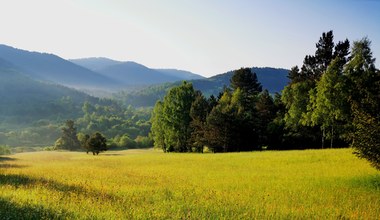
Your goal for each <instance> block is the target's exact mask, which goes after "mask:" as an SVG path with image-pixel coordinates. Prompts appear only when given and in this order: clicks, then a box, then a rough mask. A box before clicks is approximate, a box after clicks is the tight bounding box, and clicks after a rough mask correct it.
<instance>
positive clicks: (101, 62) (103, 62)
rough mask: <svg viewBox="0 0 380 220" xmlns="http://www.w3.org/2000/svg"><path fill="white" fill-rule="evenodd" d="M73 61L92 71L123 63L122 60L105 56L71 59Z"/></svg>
mask: <svg viewBox="0 0 380 220" xmlns="http://www.w3.org/2000/svg"><path fill="white" fill-rule="evenodd" d="M69 61H70V62H72V63H75V64H77V65H79V66H83V67H85V68H87V69H90V70H92V71H98V70H100V69H104V68H106V67H108V66H112V65H116V64H120V63H122V62H121V61H116V60H111V59H108V58H105V57H90V58H81V59H70V60H69Z"/></svg>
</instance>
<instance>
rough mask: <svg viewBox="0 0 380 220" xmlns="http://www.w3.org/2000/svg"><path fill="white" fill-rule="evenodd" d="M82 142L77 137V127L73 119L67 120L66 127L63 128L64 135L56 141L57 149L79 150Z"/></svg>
mask: <svg viewBox="0 0 380 220" xmlns="http://www.w3.org/2000/svg"><path fill="white" fill-rule="evenodd" d="M80 147H81V144H80V142H79V140H78V137H77V128H76V127H75V124H74V121H73V120H67V121H66V127H64V128H62V136H61V137H60V138H58V140H57V141H56V142H55V148H56V149H64V150H78V149H80Z"/></svg>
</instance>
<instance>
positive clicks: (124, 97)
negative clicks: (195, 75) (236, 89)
mask: <svg viewBox="0 0 380 220" xmlns="http://www.w3.org/2000/svg"><path fill="white" fill-rule="evenodd" d="M251 71H252V72H254V73H256V75H257V78H258V81H259V82H260V83H261V84H262V85H263V88H264V89H267V90H268V91H269V92H270V93H271V94H274V93H276V92H277V93H279V92H281V90H282V89H283V88H284V87H285V86H286V84H287V83H288V81H289V79H288V78H287V75H288V70H285V69H275V68H269V67H265V68H259V67H253V68H251ZM233 73H234V71H230V72H227V73H224V74H219V75H216V76H213V77H210V78H207V79H195V80H189V81H188V82H191V83H192V84H193V86H194V88H195V89H197V90H200V91H202V93H203V94H204V95H205V96H207V97H208V96H210V95H214V96H217V95H218V94H219V93H221V92H222V91H223V88H224V87H228V86H230V80H231V77H232V75H233ZM180 84H181V81H178V82H175V83H165V84H159V85H153V86H149V87H147V88H144V89H141V90H136V91H125V92H120V93H117V94H116V95H115V97H116V98H117V99H119V100H121V101H122V102H123V103H125V104H126V105H133V106H136V107H146V106H154V104H155V103H156V101H158V100H162V99H163V97H164V96H165V94H166V93H167V91H168V90H169V89H170V88H173V87H175V86H179V85H180Z"/></svg>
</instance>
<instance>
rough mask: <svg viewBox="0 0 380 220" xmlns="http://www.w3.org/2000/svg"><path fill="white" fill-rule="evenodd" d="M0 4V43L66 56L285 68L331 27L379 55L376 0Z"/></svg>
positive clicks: (213, 70) (205, 69)
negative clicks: (364, 41)
mask: <svg viewBox="0 0 380 220" xmlns="http://www.w3.org/2000/svg"><path fill="white" fill-rule="evenodd" d="M0 3H1V7H0V27H1V31H0V43H1V44H7V45H10V46H14V47H17V48H22V49H27V50H32V51H41V52H48V53H54V54H57V55H59V56H61V57H63V58H83V57H109V58H111V59H116V60H122V61H135V62H138V63H141V64H144V65H146V66H148V67H152V68H164V67H165V68H177V69H184V70H189V71H192V72H195V73H199V74H202V75H204V76H211V75H215V74H219V73H223V72H226V71H229V70H233V69H236V68H240V67H251V66H259V67H264V66H270V67H278V68H290V67H292V66H294V65H300V64H302V61H303V58H304V56H305V55H306V54H313V53H314V51H315V43H316V42H317V41H318V39H319V37H320V36H321V34H322V32H326V31H329V30H333V31H334V35H335V40H336V41H338V40H344V39H345V38H348V39H349V40H350V41H353V40H359V39H361V38H362V37H365V36H368V38H369V39H370V40H372V49H373V52H374V56H375V57H378V56H380V1H376V0H335V1H334V0H313V1H312V0H293V1H291V0H262V1H256V0H66V1H58V0H34V1H30V0H0ZM379 59H380V57H379ZM377 63H379V61H378V62H377Z"/></svg>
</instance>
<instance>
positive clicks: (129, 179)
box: [0, 149, 380, 219]
mask: <svg viewBox="0 0 380 220" xmlns="http://www.w3.org/2000/svg"><path fill="white" fill-rule="evenodd" d="M351 152H352V151H351V149H333V150H330V149H329V150H306V151H265V152H245V153H238V154H237V153H226V154H206V153H205V154H164V153H161V152H158V151H156V150H127V151H113V152H106V153H104V156H103V155H102V156H99V157H98V158H96V160H94V158H92V157H90V156H88V155H86V154H83V153H77V152H35V153H24V154H16V155H12V156H7V157H5V159H4V160H0V166H1V169H0V183H1V184H0V219H361V218H362V219H378V216H379V213H380V206H379V197H380V191H379V184H380V180H379V178H380V176H379V172H378V171H377V170H375V169H373V168H372V167H370V166H369V165H368V164H367V163H366V162H365V161H363V160H358V159H356V158H355V157H354V156H353V155H352V153H351ZM106 155H107V156H106ZM100 207H101V208H100Z"/></svg>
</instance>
